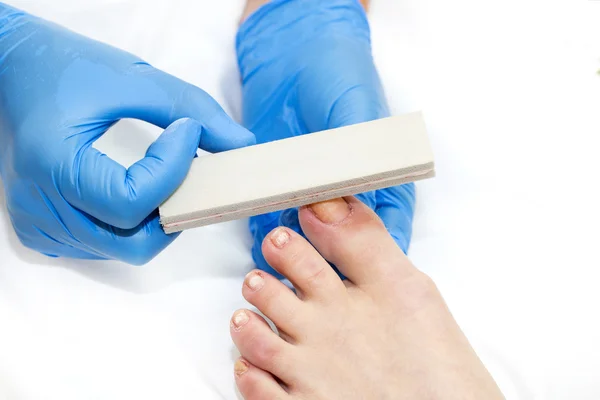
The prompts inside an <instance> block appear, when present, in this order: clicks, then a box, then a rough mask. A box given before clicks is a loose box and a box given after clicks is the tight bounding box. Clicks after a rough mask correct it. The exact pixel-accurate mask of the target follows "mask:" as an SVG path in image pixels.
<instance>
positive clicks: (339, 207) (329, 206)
mask: <svg viewBox="0 0 600 400" xmlns="http://www.w3.org/2000/svg"><path fill="white" fill-rule="evenodd" d="M308 208H309V209H310V210H311V211H312V212H313V213H314V214H315V215H316V217H317V218H319V220H321V222H323V223H325V224H336V223H338V222H342V221H343V220H344V219H346V217H347V216H348V215H350V211H351V209H350V205H349V204H348V203H347V202H346V200H344V199H334V200H328V201H322V202H320V203H315V204H311V205H309V206H308Z"/></svg>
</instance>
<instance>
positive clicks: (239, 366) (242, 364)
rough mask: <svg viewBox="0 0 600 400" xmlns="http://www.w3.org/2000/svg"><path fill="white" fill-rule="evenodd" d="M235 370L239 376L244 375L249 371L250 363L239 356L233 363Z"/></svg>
mask: <svg viewBox="0 0 600 400" xmlns="http://www.w3.org/2000/svg"><path fill="white" fill-rule="evenodd" d="M233 371H234V372H235V374H236V375H237V376H242V375H244V374H245V373H246V371H248V363H247V362H246V361H244V360H242V359H241V358H238V359H237V361H236V362H235V364H234V365H233Z"/></svg>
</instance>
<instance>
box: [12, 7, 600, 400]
mask: <svg viewBox="0 0 600 400" xmlns="http://www.w3.org/2000/svg"><path fill="white" fill-rule="evenodd" d="M10 3H11V4H12V5H15V6H18V7H21V8H23V9H25V10H26V11H30V12H34V13H37V14H39V15H41V16H44V17H46V18H48V19H51V20H54V21H56V22H59V23H62V24H64V25H67V26H69V27H70V28H71V29H74V30H76V31H78V32H81V33H84V34H86V35H89V36H92V37H94V38H97V39H100V40H103V41H106V42H109V43H111V44H113V45H116V46H119V47H121V48H124V49H127V50H129V51H132V52H134V53H136V54H138V55H140V56H141V57H143V58H145V59H146V60H148V61H149V62H150V63H152V64H154V65H155V66H157V67H160V68H163V69H165V70H167V71H168V72H171V73H173V74H175V75H178V76H179V77H181V78H183V79H186V80H188V81H190V82H192V83H194V84H196V85H198V86H200V87H202V88H204V89H205V90H207V91H208V92H209V93H211V94H212V95H213V96H214V97H215V98H216V99H217V100H218V101H219V102H221V103H222V104H223V105H224V107H225V108H226V109H227V111H229V112H230V113H231V114H232V115H233V116H235V117H236V118H237V117H239V109H240V98H239V78H238V75H237V67H236V64H235V53H234V46H233V44H234V35H235V30H236V22H237V18H238V16H239V12H240V10H241V7H242V1H239V0H238V1H233V0H230V1H218V2H217V1H207V0H205V1H201V0H169V1H148V0H129V1H127V0H88V1H81V0H54V1H49V0H37V1H36V0H21V1H17V0H14V1H12V2H10ZM371 22H372V29H373V41H374V52H375V56H376V61H377V64H378V66H379V68H380V72H381V75H382V78H383V80H384V83H385V86H386V90H387V94H388V97H389V99H390V103H391V106H392V109H393V112H394V113H395V114H399V113H404V112H409V111H415V110H423V111H424V113H425V117H426V121H427V124H428V126H429V130H430V134H431V140H432V143H433V146H434V152H435V154H436V164H437V171H438V177H437V178H436V179H435V180H431V181H428V182H423V183H420V184H418V195H419V199H418V210H417V215H416V219H415V235H414V241H413V245H412V248H411V250H410V256H411V258H412V259H413V260H414V262H415V263H416V264H417V265H418V266H419V267H420V268H422V269H423V270H424V271H426V272H427V273H429V274H430V275H432V276H433V277H434V279H435V280H436V282H437V283H438V285H439V286H440V288H441V290H442V292H443V294H444V296H445V297H446V299H447V301H448V303H449V305H450V307H451V309H452V311H453V312H454V314H455V316H456V318H457V319H458V321H459V322H460V324H461V326H462V327H463V328H464V330H465V332H466V333H467V335H468V336H469V338H470V339H471V340H472V341H473V344H474V345H475V347H476V349H477V350H478V352H479V353H480V355H481V356H482V358H483V359H484V361H485V362H486V364H487V365H488V367H489V368H490V370H491V371H492V372H493V374H494V376H495V378H496V379H497V380H498V382H499V383H500V385H501V386H502V388H503V390H504V391H505V394H506V396H507V398H509V399H590V400H591V399H599V398H600V313H599V312H598V308H599V307H600V290H599V289H598V287H599V285H600V257H599V256H598V253H597V252H598V249H599V246H598V241H599V240H600V234H599V233H598V232H599V231H598V230H599V228H600V212H599V210H598V207H599V204H600V196H599V194H598V191H599V190H598V173H599V172H600V167H599V165H598V164H599V161H598V158H599V157H598V152H599V151H600V139H599V138H600V117H599V116H600V76H599V75H597V74H596V71H597V70H598V69H600V1H582V0H565V1H553V0H545V1H536V0H530V1H524V0H521V1H518V0H504V1H490V0H478V1H476V0H455V1H447V0H374V4H373V8H372V15H371ZM157 133H158V130H156V129H150V128H148V126H146V125H142V124H135V123H132V122H129V121H125V122H122V123H120V124H119V125H118V126H117V127H116V128H115V129H113V130H112V131H111V132H110V133H109V134H108V135H106V136H105V137H104V138H103V139H102V143H99V144H98V147H100V148H101V149H103V150H104V151H106V152H107V153H109V155H111V156H113V157H114V158H116V159H118V160H119V161H121V162H123V163H124V164H128V163H130V162H131V161H133V160H135V159H136V158H138V157H140V156H141V155H142V154H143V153H144V150H145V148H144V146H147V145H148V144H149V143H150V142H151V141H152V140H153V138H154V137H156V134H157ZM250 245H251V240H250V237H249V234H248V232H247V228H246V221H236V222H232V223H228V224H223V225H217V226H211V227H207V228H203V229H198V230H193V231H189V232H186V233H185V234H184V235H183V236H182V237H181V238H180V239H179V240H178V241H177V242H176V243H175V244H174V245H173V246H171V247H170V248H169V249H168V250H167V251H165V252H164V253H163V254H161V255H160V256H159V257H158V258H157V259H156V260H154V261H153V262H152V263H151V264H149V265H147V266H144V267H129V266H125V265H121V264H117V263H112V262H106V263H100V262H80V261H74V260H49V259H47V258H44V257H42V256H39V255H37V254H34V253H32V252H30V251H28V250H26V249H24V248H22V247H21V246H20V244H19V243H18V241H17V239H16V237H15V235H14V234H13V232H12V230H11V228H10V225H9V221H8V218H7V215H6V211H5V207H4V200H3V195H1V194H0V254H1V257H0V398H2V399H61V400H67V399H165V398H169V399H235V398H236V394H235V389H234V384H233V379H232V363H233V360H234V357H235V351H234V350H233V346H232V343H231V341H230V339H229V336H228V330H229V328H228V325H229V317H230V315H231V313H232V312H233V311H234V310H235V309H236V308H238V307H242V306H244V302H243V300H242V298H241V295H240V287H241V282H242V278H243V276H244V275H245V273H246V272H247V271H249V270H250V269H251V268H252V260H251V258H250V253H249V248H250Z"/></svg>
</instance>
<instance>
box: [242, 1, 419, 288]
mask: <svg viewBox="0 0 600 400" xmlns="http://www.w3.org/2000/svg"><path fill="white" fill-rule="evenodd" d="M237 54H238V63H239V67H240V72H241V75H242V85H243V119H244V124H245V125H246V127H247V128H248V129H250V130H251V131H252V132H254V134H255V135H256V138H257V141H258V142H259V143H264V142H269V141H273V140H278V139H283V138H285V137H290V136H295V135H303V134H307V133H310V132H317V131H322V130H326V129H333V128H337V127H341V126H344V125H351V124H355V123H360V122H366V121H370V120H374V119H378V118H383V117H387V116H389V111H388V107H387V103H386V100H385V95H384V92H383V89H382V87H381V83H380V80H379V76H378V73H377V71H376V69H375V66H374V64H373V58H372V53H371V42H370V30H369V25H368V22H367V18H366V14H365V11H364V9H363V8H362V6H361V5H360V4H359V2H358V1H357V0H328V1H323V0H274V1H272V2H270V3H268V4H266V5H264V6H263V7H261V8H260V9H258V10H257V11H256V12H255V13H254V14H252V15H251V16H250V17H249V18H248V19H247V20H246V21H245V22H244V23H243V24H242V26H241V27H240V30H239V32H238V37H237ZM298 168H302V166H301V165H299V166H298ZM282 179H284V178H282ZM357 197H359V198H360V199H361V200H362V201H363V202H364V203H366V204H367V205H369V206H370V207H371V208H372V209H374V210H375V211H376V212H377V214H378V215H379V216H380V217H381V219H382V220H383V222H384V223H385V225H386V227H387V229H388V231H389V232H390V234H391V235H392V236H393V237H394V239H395V240H396V243H398V245H399V246H400V247H401V248H402V250H404V251H405V252H406V251H407V249H408V245H409V242H410V237H411V233H412V218H413V210H414V202H415V192H414V185H413V184H408V185H402V186H397V187H393V188H389V189H384V190H378V191H375V192H369V193H364V194H361V195H359V196H357ZM280 225H286V226H288V227H290V228H292V229H294V230H295V231H297V232H299V233H301V228H300V224H299V222H298V212H297V209H292V210H286V211H283V212H274V213H269V214H265V215H261V216H257V217H253V218H251V219H250V230H251V231H252V234H253V236H254V246H253V250H252V254H253V257H254V260H255V262H256V264H257V266H258V267H259V268H260V269H263V270H265V271H268V272H270V273H272V274H274V275H275V276H278V277H280V278H281V275H279V274H278V273H277V272H276V271H274V270H273V269H272V268H271V267H270V266H269V265H268V264H267V262H266V261H265V259H264V257H263V255H262V252H261V244H262V241H263V240H264V238H265V236H266V235H267V234H268V233H269V232H270V231H271V230H272V229H274V228H275V227H277V226H280Z"/></svg>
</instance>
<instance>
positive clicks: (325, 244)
mask: <svg viewBox="0 0 600 400" xmlns="http://www.w3.org/2000/svg"><path fill="white" fill-rule="evenodd" d="M300 222H301V224H302V229H303V230H304V232H305V233H306V235H307V236H308V238H309V239H310V240H311V242H312V243H313V244H314V246H315V247H316V249H318V251H319V252H320V253H321V254H323V256H324V257H325V258H327V259H328V260H329V261H331V262H333V263H334V264H335V265H336V266H338V267H339V268H340V270H341V272H342V273H343V274H344V275H346V276H347V277H348V278H349V280H348V281H345V282H342V281H341V280H340V278H339V277H338V276H337V274H336V273H335V272H334V270H333V269H332V268H331V267H330V266H329V264H328V263H327V262H326V261H325V260H324V259H323V257H321V255H319V253H318V252H317V250H315V248H313V246H311V245H310V244H309V243H308V242H307V241H306V240H304V239H303V238H302V237H300V236H299V235H297V234H296V233H294V232H293V231H291V230H289V229H287V228H277V229H276V230H275V231H273V232H272V233H271V234H270V235H269V236H268V237H267V238H266V239H265V241H264V243H263V252H264V255H265V257H266V259H267V261H268V262H269V263H270V264H271V265H272V266H273V267H274V268H275V269H276V270H277V271H279V272H281V273H282V274H283V275H285V276H286V277H287V278H288V279H289V280H290V281H291V282H292V283H293V284H294V286H295V288H296V289H297V295H296V294H294V292H292V291H291V290H290V289H288V288H287V287H286V286H285V285H284V284H283V283H281V282H280V281H278V280H276V279H275V278H274V277H272V276H270V275H268V274H266V273H264V272H262V271H253V272H251V273H250V274H248V276H247V277H246V280H245V283H244V286H243V289H242V293H243V295H244V297H245V298H246V299H247V300H248V301H249V302H250V303H252V304H253V305H254V306H256V307H257V308H258V309H259V310H260V311H261V312H262V313H264V314H265V315H266V316H267V317H268V318H270V319H271V320H272V321H273V322H274V323H275V325H276V326H277V328H278V330H279V335H278V334H277V333H275V332H273V331H272V330H271V329H270V328H269V326H268V325H267V323H266V322H265V320H264V319H263V318H262V317H260V316H259V315H257V314H256V313H253V312H251V311H248V310H239V311H237V312H236V313H235V314H234V316H233V318H232V320H231V336H232V338H233V341H234V342H235V345H236V346H237V347H238V349H239V350H240V352H241V354H242V358H240V359H239V360H238V361H237V362H236V365H235V375H236V381H237V385H238V388H239V390H240V392H241V393H242V395H243V396H244V398H245V399H246V400H271V399H278V400H284V399H306V400H308V399H322V400H325V399H327V400H332V399H340V400H341V399H343V400H354V399H357V400H358V399H361V400H362V399H377V400H384V399H394V400H397V399H445V400H448V399H461V400H465V399H485V400H493V399H502V398H503V396H502V394H501V393H500V391H499V389H498V387H497V386H496V384H495V382H494V380H493V379H492V378H491V376H490V375H489V373H488V372H487V370H486V369H485V367H484V366H483V365H482V363H481V362H480V360H479V358H478V357H477V355H476V354H475V352H474V351H473V349H472V348H471V346H470V345H469V343H468V341H467V339H466V338H465V336H464V335H463V333H462V332H461V330H460V328H459V327H458V325H457V324H456V322H455V321H454V319H453V317H452V315H451V314H450V312H449V311H448V309H447V307H446V305H445V303H444V301H443V299H442V297H441V295H440V293H439V292H438V290H437V289H436V286H435V284H434V283H433V282H432V281H431V279H429V278H428V277H427V276H426V275H424V274H423V273H421V272H419V271H418V270H417V269H416V268H415V267H413V265H412V264H411V263H410V261H409V260H408V258H406V256H405V255H404V253H403V252H402V251H401V250H400V249H399V248H398V247H397V246H396V244H395V243H394V241H393V239H392V238H391V237H390V236H389V235H388V233H387V232H386V229H385V227H384V226H383V224H382V222H381V221H380V220H379V218H378V217H377V216H376V215H375V213H373V211H371V210H370V209H369V208H368V207H366V206H365V205H364V204H362V203H361V202H360V201H358V200H356V199H354V198H346V199H337V200H332V201H329V202H324V203H319V204H315V205H313V206H311V207H310V208H303V209H301V211H300Z"/></svg>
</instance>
